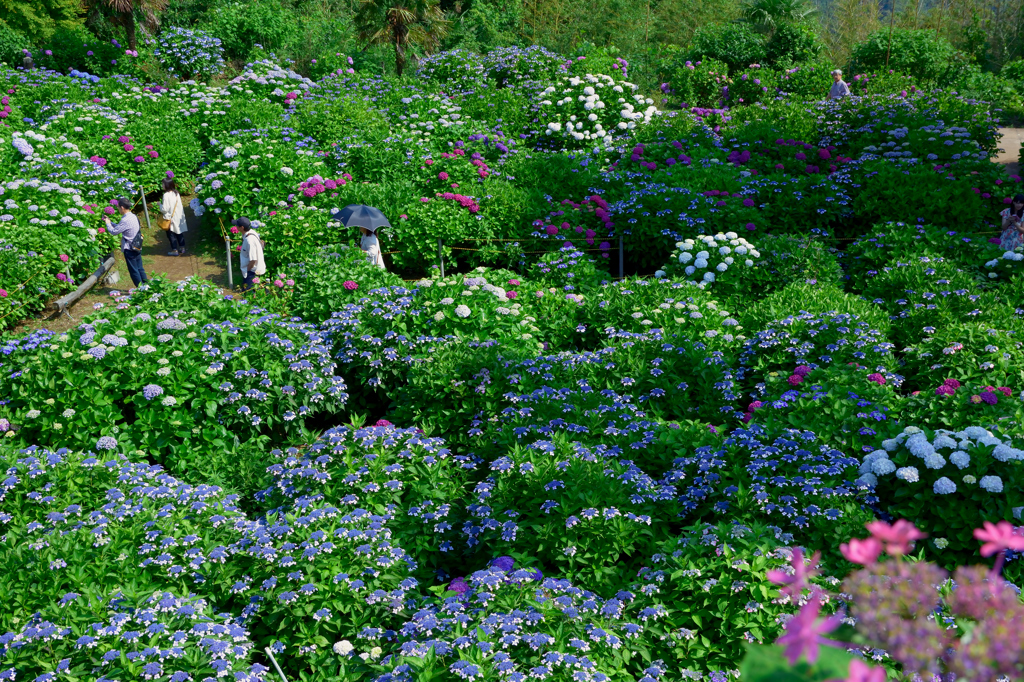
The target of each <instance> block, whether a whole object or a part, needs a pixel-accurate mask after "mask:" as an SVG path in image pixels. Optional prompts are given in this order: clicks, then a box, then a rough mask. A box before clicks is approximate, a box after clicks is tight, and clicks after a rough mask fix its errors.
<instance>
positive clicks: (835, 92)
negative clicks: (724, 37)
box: [828, 69, 850, 99]
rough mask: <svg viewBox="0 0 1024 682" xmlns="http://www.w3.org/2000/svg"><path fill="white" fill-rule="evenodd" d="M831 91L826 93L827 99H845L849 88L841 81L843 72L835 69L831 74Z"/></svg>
mask: <svg viewBox="0 0 1024 682" xmlns="http://www.w3.org/2000/svg"><path fill="white" fill-rule="evenodd" d="M832 80H833V81H834V82H833V83H832V89H831V90H829V91H828V98H829V99H839V98H840V97H847V96H849V94H850V86H849V85H847V84H846V81H844V80H843V72H842V71H840V70H839V69H836V70H835V71H833V72H832Z"/></svg>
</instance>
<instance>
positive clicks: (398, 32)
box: [355, 0, 449, 76]
mask: <svg viewBox="0 0 1024 682" xmlns="http://www.w3.org/2000/svg"><path fill="white" fill-rule="evenodd" d="M355 25H356V31H357V32H358V34H359V39H360V40H362V41H363V42H365V43H369V44H371V45H391V46H393V47H394V49H395V71H397V72H398V75H399V76H401V75H402V72H403V71H404V70H405V65H406V63H408V54H407V50H408V49H409V48H410V47H412V46H418V47H422V48H423V49H425V50H427V51H428V52H429V51H430V50H433V49H434V48H436V47H437V45H438V43H439V42H440V41H441V39H442V38H444V36H445V35H447V33H448V27H449V22H448V20H447V19H446V18H445V16H444V12H442V11H441V7H440V5H439V4H438V1H437V0H362V2H361V3H360V4H359V10H358V11H357V12H356V16H355Z"/></svg>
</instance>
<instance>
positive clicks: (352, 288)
mask: <svg viewBox="0 0 1024 682" xmlns="http://www.w3.org/2000/svg"><path fill="white" fill-rule="evenodd" d="M341 286H343V287H345V288H346V289H348V290H349V291H355V290H356V289H358V288H359V285H358V284H357V283H355V282H353V281H352V280H350V279H348V280H345V282H344V283H343V284H342V285H341Z"/></svg>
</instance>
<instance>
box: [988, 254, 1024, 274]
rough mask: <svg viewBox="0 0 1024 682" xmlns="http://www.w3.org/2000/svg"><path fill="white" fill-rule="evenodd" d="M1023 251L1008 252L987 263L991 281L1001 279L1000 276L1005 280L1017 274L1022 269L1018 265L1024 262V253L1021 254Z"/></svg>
mask: <svg viewBox="0 0 1024 682" xmlns="http://www.w3.org/2000/svg"><path fill="white" fill-rule="evenodd" d="M1022 250H1024V249H1017V250H1015V251H1006V252H1005V253H1003V255H1002V256H1000V257H999V258H993V259H992V260H990V261H988V262H987V263H985V267H986V268H987V269H988V277H989V279H999V277H1000V274H1002V276H1003V277H1005V278H1009V277H1011V276H1013V275H1015V274H1017V273H1018V272H1019V271H1020V269H1021V266H1019V265H1017V263H1020V262H1021V261H1024V253H1021V251H1022Z"/></svg>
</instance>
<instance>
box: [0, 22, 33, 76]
mask: <svg viewBox="0 0 1024 682" xmlns="http://www.w3.org/2000/svg"><path fill="white" fill-rule="evenodd" d="M27 47H29V42H28V40H27V39H26V38H25V36H23V35H21V34H20V33H18V32H17V31H15V30H14V29H13V28H11V27H10V25H8V24H7V23H6V22H4V21H0V62H4V63H6V64H10V65H11V66H17V65H20V64H21V59H22V56H23V53H22V50H23V49H25V48H27Z"/></svg>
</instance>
